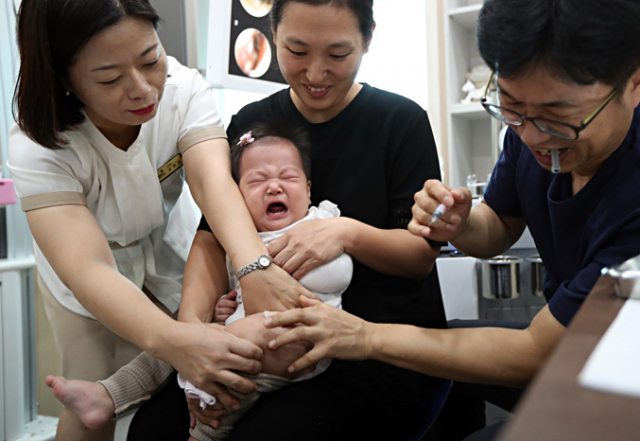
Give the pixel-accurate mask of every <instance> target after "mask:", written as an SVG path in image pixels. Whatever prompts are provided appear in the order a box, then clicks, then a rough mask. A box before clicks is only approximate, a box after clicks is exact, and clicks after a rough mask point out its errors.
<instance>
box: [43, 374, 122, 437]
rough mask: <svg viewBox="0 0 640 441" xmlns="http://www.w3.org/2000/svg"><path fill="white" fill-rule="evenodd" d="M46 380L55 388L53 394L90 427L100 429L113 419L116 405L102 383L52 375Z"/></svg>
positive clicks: (48, 384)
mask: <svg viewBox="0 0 640 441" xmlns="http://www.w3.org/2000/svg"><path fill="white" fill-rule="evenodd" d="M46 382H47V386H49V387H51V388H53V395H55V396H56V398H57V399H58V401H60V402H61V403H62V404H63V405H64V407H65V408H67V409H68V410H70V411H71V412H73V413H75V414H76V415H77V416H78V418H80V421H82V424H84V425H85V426H87V427H88V428H89V429H99V428H101V427H104V426H105V425H106V424H107V423H108V422H109V421H111V418H112V417H113V413H114V411H115V406H114V405H113V401H112V400H111V396H110V395H109V393H108V392H107V389H105V388H104V386H103V385H102V384H100V383H94V382H91V381H83V380H67V379H65V378H64V377H54V376H52V375H49V376H48V377H47V379H46Z"/></svg>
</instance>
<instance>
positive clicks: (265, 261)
mask: <svg viewBox="0 0 640 441" xmlns="http://www.w3.org/2000/svg"><path fill="white" fill-rule="evenodd" d="M271 262H272V258H271V256H269V255H266V254H263V255H261V256H259V257H258V258H257V259H256V260H254V261H253V262H252V263H250V264H249V265H247V266H245V267H243V268H240V269H239V270H238V271H236V272H235V275H236V278H238V279H239V278H240V277H242V276H245V275H247V274H249V273H250V272H252V271H255V270H258V269H266V268H267V267H268V266H269V265H271Z"/></svg>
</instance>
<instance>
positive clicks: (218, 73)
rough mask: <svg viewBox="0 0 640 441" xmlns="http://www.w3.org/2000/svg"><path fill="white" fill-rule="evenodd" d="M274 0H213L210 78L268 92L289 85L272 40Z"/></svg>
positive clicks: (219, 83) (222, 85) (231, 86)
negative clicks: (277, 59)
mask: <svg viewBox="0 0 640 441" xmlns="http://www.w3.org/2000/svg"><path fill="white" fill-rule="evenodd" d="M271 5H272V0H211V1H210V4H209V41H208V54H207V81H209V82H210V83H211V84H212V85H213V86H214V87H217V88H227V89H235V90H245V91H249V92H261V93H265V94H269V93H272V92H275V91H277V90H280V89H282V88H284V87H286V85H287V84H286V81H285V80H284V78H283V77H282V74H281V73H280V70H279V69H278V66H277V62H276V51H275V50H276V49H275V45H274V44H273V42H272V41H271V31H270V26H271V25H270V22H269V12H270V11H271Z"/></svg>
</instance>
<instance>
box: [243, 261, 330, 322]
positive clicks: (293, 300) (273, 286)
mask: <svg viewBox="0 0 640 441" xmlns="http://www.w3.org/2000/svg"><path fill="white" fill-rule="evenodd" d="M240 285H241V286H242V302H243V304H244V310H245V313H246V315H251V314H255V313H257V312H262V311H286V310H288V309H293V308H298V307H300V300H299V299H300V296H304V297H307V298H310V299H318V297H317V296H316V295H315V294H313V293H311V292H310V291H308V290H307V289H305V288H304V287H303V286H302V285H300V283H298V281H297V280H296V279H294V278H293V277H291V275H289V274H288V273H286V272H285V271H284V270H283V269H282V268H280V267H279V266H277V265H271V266H269V268H267V269H266V270H260V271H253V272H251V273H249V274H247V275H246V276H242V277H241V278H240Z"/></svg>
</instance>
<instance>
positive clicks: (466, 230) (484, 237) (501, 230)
mask: <svg viewBox="0 0 640 441" xmlns="http://www.w3.org/2000/svg"><path fill="white" fill-rule="evenodd" d="M525 228H526V224H525V223H524V220H523V219H521V218H509V217H505V216H499V215H498V214H497V213H496V212H495V211H493V210H492V209H491V208H490V207H489V206H488V205H487V204H486V203H484V202H482V203H480V204H478V205H477V206H476V207H475V208H473V209H472V210H471V212H470V213H469V217H468V218H467V221H466V224H465V226H464V227H463V230H462V232H461V233H460V234H459V235H458V236H456V237H455V238H454V239H452V240H451V244H452V245H453V246H455V247H456V249H458V250H460V251H462V252H464V253H466V254H468V255H470V256H474V257H480V258H488V257H493V256H496V255H498V254H501V253H503V252H505V251H506V250H508V249H509V248H511V246H512V245H513V244H514V243H515V242H516V241H517V240H518V238H520V236H521V235H522V232H523V231H524V229H525Z"/></svg>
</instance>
